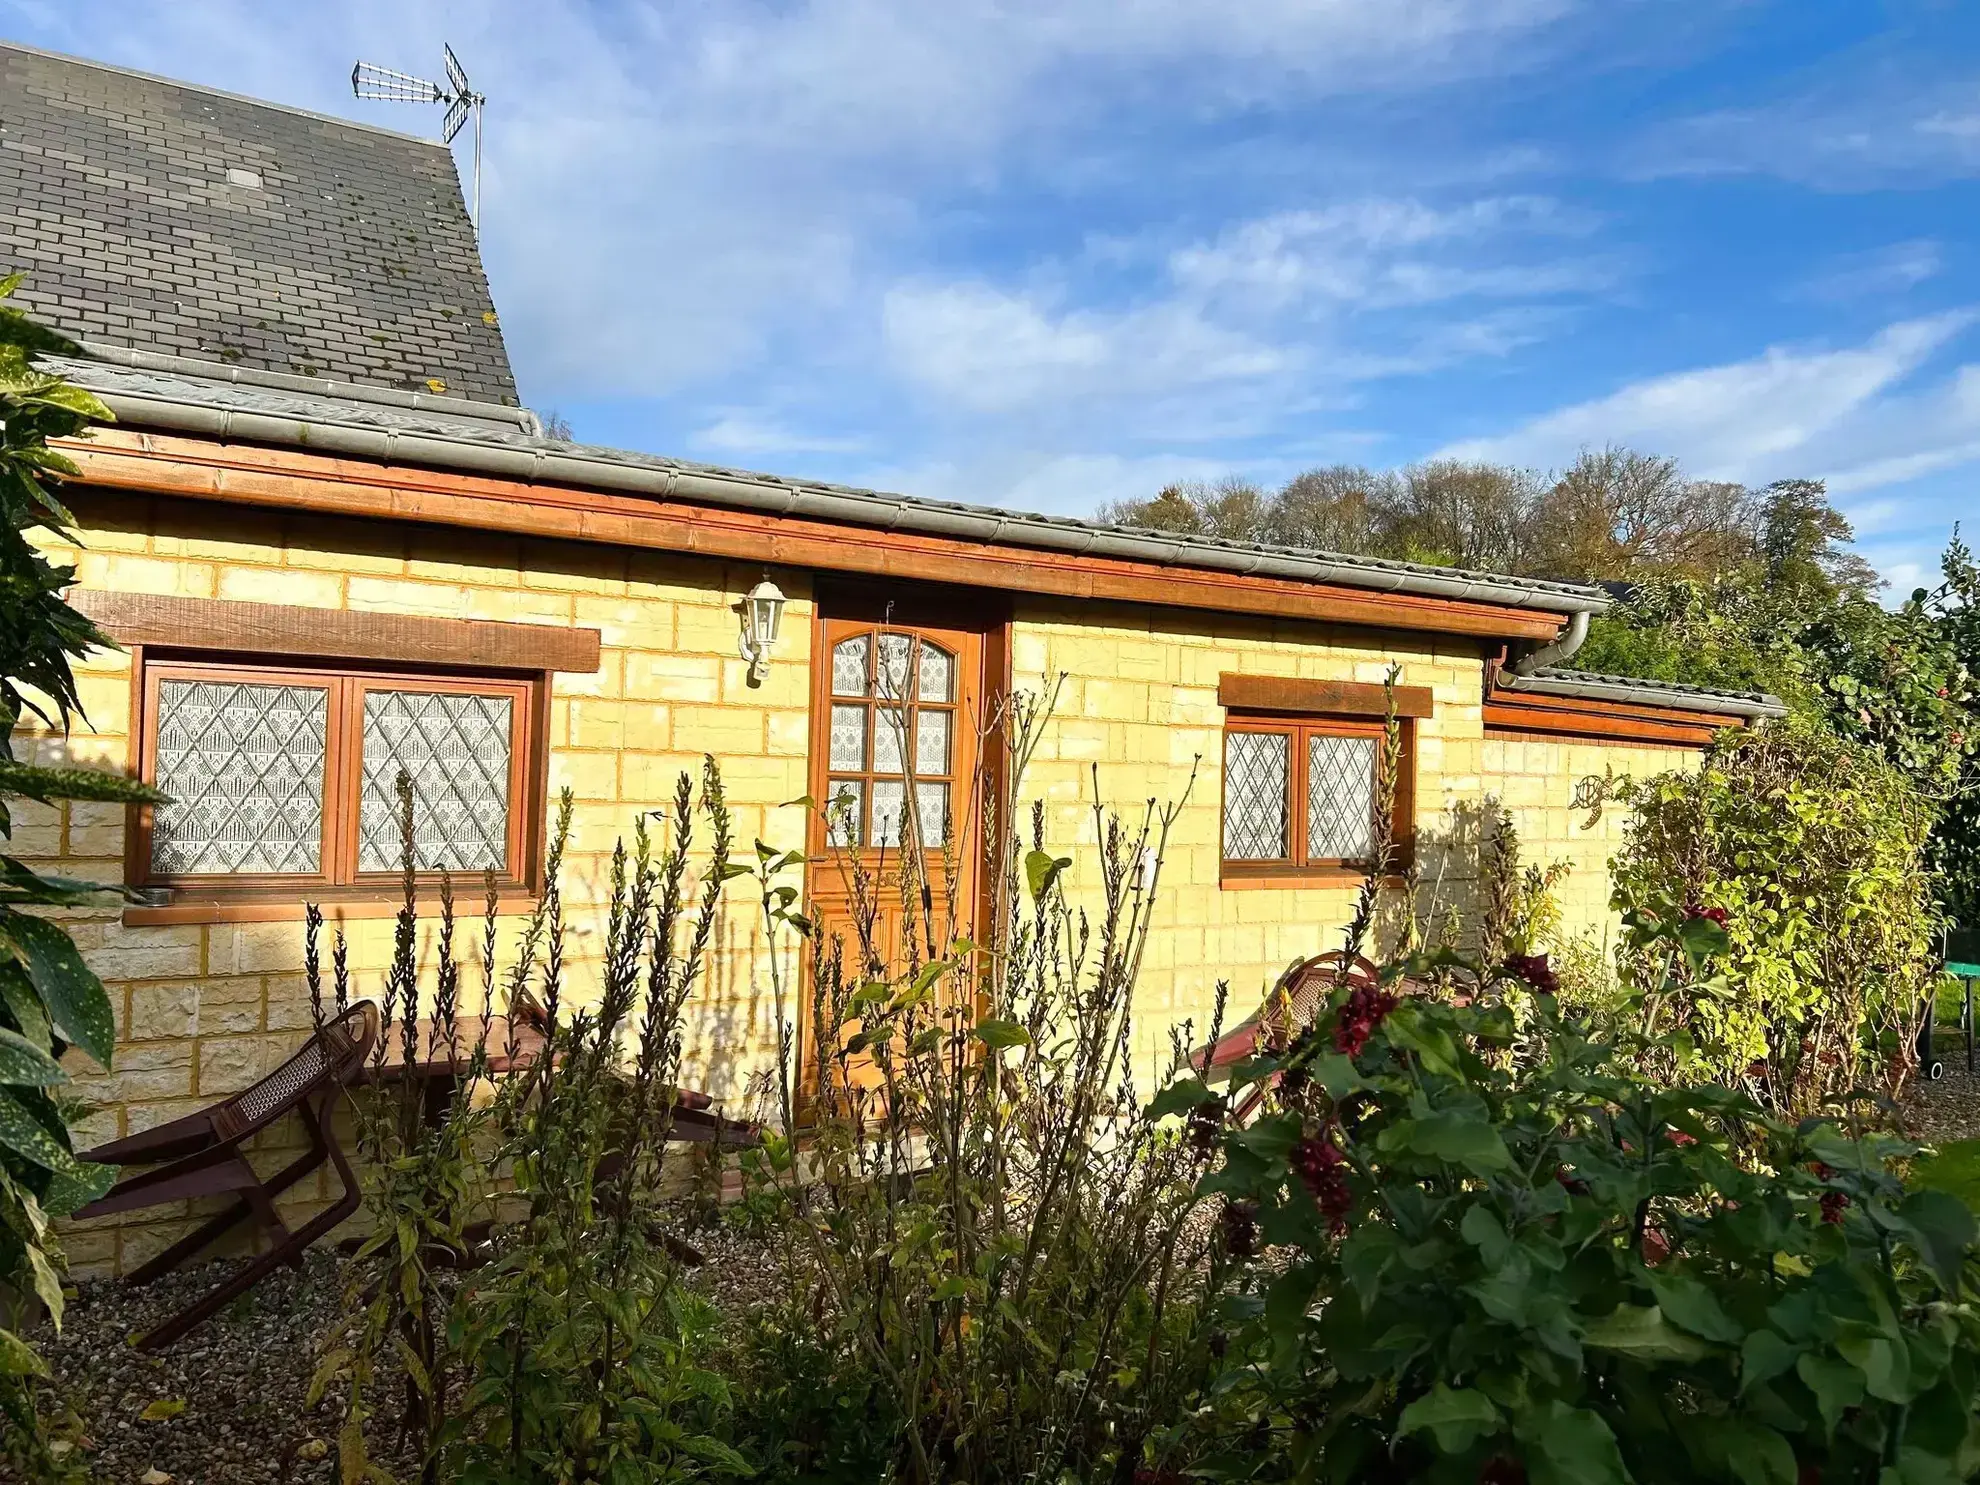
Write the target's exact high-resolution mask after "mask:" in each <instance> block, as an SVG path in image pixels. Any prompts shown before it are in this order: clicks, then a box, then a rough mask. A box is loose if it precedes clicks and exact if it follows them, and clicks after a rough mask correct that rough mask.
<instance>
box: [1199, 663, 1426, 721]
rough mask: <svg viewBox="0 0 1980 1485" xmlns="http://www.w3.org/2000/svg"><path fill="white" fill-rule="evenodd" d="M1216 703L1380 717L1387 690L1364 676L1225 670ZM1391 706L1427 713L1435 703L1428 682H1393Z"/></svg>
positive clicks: (1407, 713)
mask: <svg viewBox="0 0 1980 1485" xmlns="http://www.w3.org/2000/svg"><path fill="white" fill-rule="evenodd" d="M1217 704H1218V705H1219V706H1222V707H1223V708H1225V709H1226V710H1227V711H1243V712H1285V713H1291V714H1292V715H1295V716H1307V717H1325V716H1336V717H1341V716H1345V717H1381V716H1387V715H1388V711H1389V692H1388V691H1387V690H1386V689H1385V688H1383V687H1381V686H1378V685H1374V684H1372V683H1370V682H1367V681H1307V680H1300V679H1298V678H1297V677H1293V676H1277V675H1237V674H1235V673H1233V672H1230V671H1226V672H1225V673H1224V674H1222V675H1220V676H1218V677H1217ZM1395 707H1396V715H1397V716H1399V717H1427V716H1429V715H1430V714H1431V712H1432V710H1433V709H1434V708H1433V701H1432V697H1431V694H1430V688H1429V687H1428V686H1397V687H1396V688H1395Z"/></svg>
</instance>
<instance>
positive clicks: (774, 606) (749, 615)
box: [742, 578, 785, 686]
mask: <svg viewBox="0 0 1980 1485" xmlns="http://www.w3.org/2000/svg"><path fill="white" fill-rule="evenodd" d="M784 601H785V600H784V591H783V589H781V588H779V587H778V586H777V585H776V584H775V583H773V582H771V581H770V579H768V578H765V579H764V580H763V581H762V582H760V583H758V584H757V585H756V586H755V587H754V588H751V589H750V590H749V597H747V598H745V599H744V600H743V606H742V608H743V616H742V624H743V632H742V657H743V659H745V660H747V661H748V662H749V683H750V684H751V685H752V686H760V685H762V684H763V677H764V676H765V675H766V674H767V673H768V672H769V669H770V653H771V651H773V650H775V649H776V648H777V629H778V627H779V626H780V625H781V624H782V623H783V622H784Z"/></svg>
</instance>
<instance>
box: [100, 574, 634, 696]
mask: <svg viewBox="0 0 1980 1485" xmlns="http://www.w3.org/2000/svg"><path fill="white" fill-rule="evenodd" d="M69 600H70V602H72V603H74V604H75V606H76V607H77V608H79V609H81V610H82V612H84V613H85V614H88V615H89V616H90V618H92V619H94V620H96V622H97V623H98V624H100V625H102V626H103V629H104V630H105V632H107V633H108V634H109V635H110V637H111V638H112V639H114V640H116V641H117V642H118V643H120V644H124V645H152V646H158V647H161V648H174V649H182V650H201V651H213V652H217V653H226V654H255V655H306V656H310V657H312V658H315V659H325V658H334V659H340V660H361V661H376V662H391V663H394V664H413V665H452V666H463V667H470V668H474V669H479V670H513V671H574V672H576V673H578V674H581V675H592V674H595V673H596V672H597V670H598V653H599V640H600V633H599V631H598V630H596V629H579V628H574V627H572V626H569V625H562V624H518V623H513V622H510V621H508V620H502V619H436V618H427V617H424V616H421V615H415V614H380V613H366V612H360V611H356V610H348V609H333V608H310V607H305V606H303V605H300V604H287V603H243V602H238V601H234V600H230V599H224V598H183V597H178V596H176V595H169V594H159V593H111V592H105V591H102V590H98V589H87V588H78V589H72V590H71V591H70V593H69Z"/></svg>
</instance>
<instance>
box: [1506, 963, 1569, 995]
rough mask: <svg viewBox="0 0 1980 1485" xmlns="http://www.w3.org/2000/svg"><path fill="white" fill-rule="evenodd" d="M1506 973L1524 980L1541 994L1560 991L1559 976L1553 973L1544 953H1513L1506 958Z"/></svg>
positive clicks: (1551, 993) (1555, 993) (1556, 993)
mask: <svg viewBox="0 0 1980 1485" xmlns="http://www.w3.org/2000/svg"><path fill="white" fill-rule="evenodd" d="M1506 973H1507V974H1509V975H1512V976H1514V977H1515V978H1517V979H1521V980H1524V981H1526V983H1527V984H1529V985H1531V986H1532V987H1533V988H1534V989H1535V990H1538V991H1539V992H1540V993H1541V994H1542V995H1559V994H1560V993H1561V977H1560V976H1559V975H1557V974H1555V973H1554V967H1553V965H1551V964H1549V963H1548V962H1547V956H1546V955H1545V954H1514V955H1513V956H1512V957H1511V958H1509V959H1507V960H1506Z"/></svg>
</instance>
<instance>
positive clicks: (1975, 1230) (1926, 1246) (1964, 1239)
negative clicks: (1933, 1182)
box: [1897, 1191, 1980, 1293]
mask: <svg viewBox="0 0 1980 1485" xmlns="http://www.w3.org/2000/svg"><path fill="white" fill-rule="evenodd" d="M1897 1214H1898V1217H1899V1218H1900V1219H1901V1220H1902V1222H1903V1224H1904V1229H1905V1235H1906V1236H1907V1237H1909V1238H1910V1239H1911V1241H1912V1245H1913V1246H1914V1247H1915V1248H1917V1249H1918V1255H1919V1257H1921V1258H1923V1259H1924V1260H1925V1262H1926V1263H1927V1264H1928V1265H1929V1266H1930V1267H1931V1270H1932V1272H1933V1273H1934V1274H1936V1275H1938V1278H1939V1282H1940V1283H1941V1284H1943V1285H1945V1287H1946V1289H1947V1290H1948V1291H1949V1292H1952V1293H1957V1292H1958V1290H1959V1275H1960V1270H1961V1269H1962V1268H1963V1267H1965V1264H1966V1255H1967V1253H1968V1251H1969V1250H1970V1249H1971V1248H1972V1247H1973V1245H1974V1243H1975V1242H1976V1241H1980V1226H1976V1224H1975V1222H1974V1218H1973V1210H1972V1208H1971V1207H1969V1206H1967V1204H1966V1203H1965V1202H1963V1201H1961V1200H1960V1199H1959V1198H1958V1197H1956V1196H1954V1195H1952V1194H1951V1193H1950V1192H1945V1191H1914V1192H1912V1193H1911V1194H1910V1195H1909V1196H1907V1197H1906V1198H1905V1199H1904V1200H1903V1202H1902V1203H1900V1204H1899V1206H1898V1211H1897Z"/></svg>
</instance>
